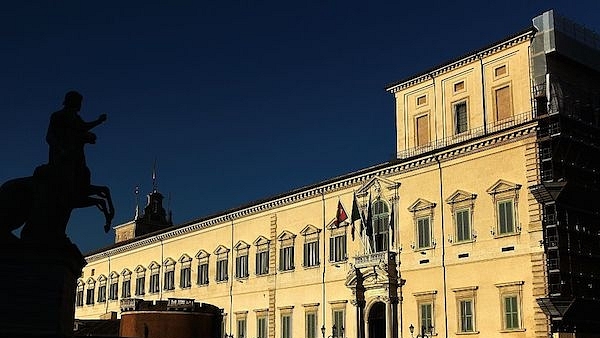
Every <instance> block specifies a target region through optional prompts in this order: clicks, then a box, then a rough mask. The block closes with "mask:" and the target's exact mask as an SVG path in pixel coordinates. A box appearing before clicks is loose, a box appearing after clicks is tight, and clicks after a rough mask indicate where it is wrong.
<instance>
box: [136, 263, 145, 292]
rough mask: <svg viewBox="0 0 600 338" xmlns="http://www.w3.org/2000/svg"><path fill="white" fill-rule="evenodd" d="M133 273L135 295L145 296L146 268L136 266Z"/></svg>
mask: <svg viewBox="0 0 600 338" xmlns="http://www.w3.org/2000/svg"><path fill="white" fill-rule="evenodd" d="M135 272H136V276H135V295H136V296H143V295H145V294H146V268H144V267H143V266H141V265H138V267H137V268H136V269H135Z"/></svg>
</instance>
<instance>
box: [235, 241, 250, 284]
mask: <svg viewBox="0 0 600 338" xmlns="http://www.w3.org/2000/svg"><path fill="white" fill-rule="evenodd" d="M233 249H234V250H235V272H234V276H235V278H236V279H247V278H248V277H249V276H250V271H249V255H250V245H248V244H247V243H246V242H244V241H239V242H238V243H237V244H236V245H235V246H234V247H233Z"/></svg>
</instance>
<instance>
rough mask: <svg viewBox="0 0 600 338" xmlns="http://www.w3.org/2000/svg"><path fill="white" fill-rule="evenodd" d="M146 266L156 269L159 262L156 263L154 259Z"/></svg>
mask: <svg viewBox="0 0 600 338" xmlns="http://www.w3.org/2000/svg"><path fill="white" fill-rule="evenodd" d="M148 268H149V269H150V270H156V269H158V268H160V264H158V263H156V262H155V261H152V262H151V263H150V265H148Z"/></svg>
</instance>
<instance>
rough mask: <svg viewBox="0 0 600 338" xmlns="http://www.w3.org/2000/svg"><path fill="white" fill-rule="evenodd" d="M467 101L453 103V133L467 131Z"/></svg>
mask: <svg viewBox="0 0 600 338" xmlns="http://www.w3.org/2000/svg"><path fill="white" fill-rule="evenodd" d="M467 120H468V118H467V101H462V102H459V103H456V104H455V105H454V134H460V133H464V132H465V131H467V128H468V123H467Z"/></svg>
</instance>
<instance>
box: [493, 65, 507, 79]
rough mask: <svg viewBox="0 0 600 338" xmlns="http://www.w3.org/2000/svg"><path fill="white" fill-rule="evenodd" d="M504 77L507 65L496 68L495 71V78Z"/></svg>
mask: <svg viewBox="0 0 600 338" xmlns="http://www.w3.org/2000/svg"><path fill="white" fill-rule="evenodd" d="M502 75H506V65H502V66H500V67H496V69H494V76H495V77H501V76H502Z"/></svg>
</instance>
